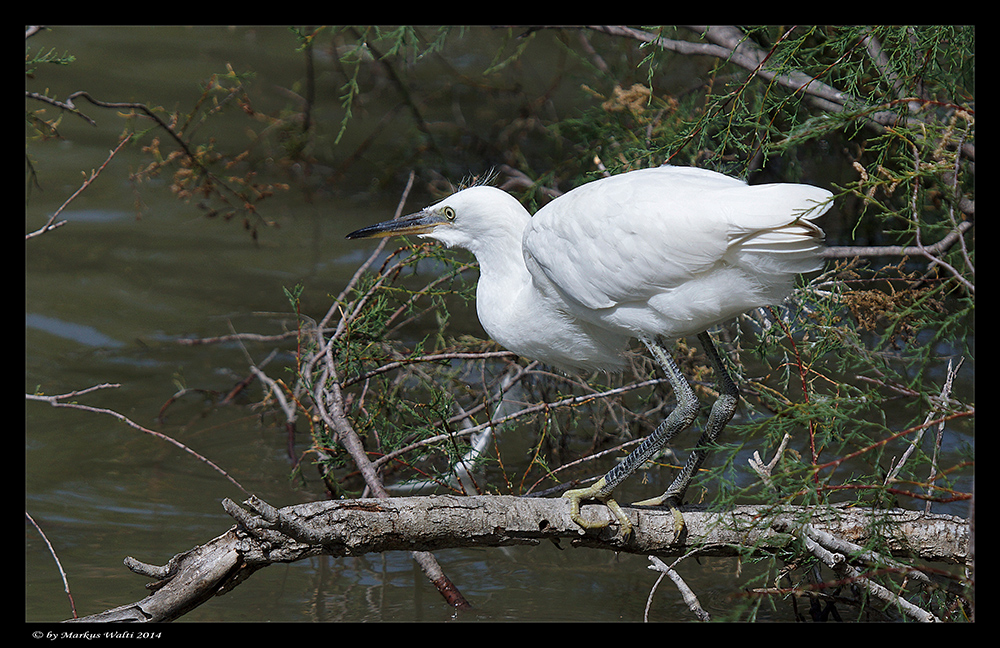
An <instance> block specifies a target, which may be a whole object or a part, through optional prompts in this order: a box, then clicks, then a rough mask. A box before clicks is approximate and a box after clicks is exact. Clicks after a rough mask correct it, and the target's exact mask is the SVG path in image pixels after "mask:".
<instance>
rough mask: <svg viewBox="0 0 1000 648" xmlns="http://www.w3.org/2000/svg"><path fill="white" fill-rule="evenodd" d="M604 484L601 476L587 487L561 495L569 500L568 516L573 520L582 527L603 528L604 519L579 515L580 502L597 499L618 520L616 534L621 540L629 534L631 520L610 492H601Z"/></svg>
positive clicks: (606, 524)
mask: <svg viewBox="0 0 1000 648" xmlns="http://www.w3.org/2000/svg"><path fill="white" fill-rule="evenodd" d="M604 484H605V482H604V478H603V477H601V478H600V479H599V480H597V482H596V483H594V485H593V486H589V487H588V488H577V489H575V490H570V491H566V492H565V493H563V497H565V498H566V499H568V500H569V516H570V517H571V518H572V519H573V521H574V522H576V523H577V524H579V525H580V526H581V527H583V528H584V529H603V528H604V527H606V526H608V522H607V521H606V520H596V521H593V522H592V521H589V520H585V519H583V517H582V516H581V515H580V504H581V503H582V502H583V501H584V500H597V501H598V502H601V503H602V504H604V505H605V506H607V507H608V509H610V510H611V514H612V515H614V516H615V519H617V520H618V536H619V537H620V538H621V539H622V540H626V539H628V537H629V535H631V534H632V521H631V520H629V519H628V516H627V515H625V511H623V510H622V507H621V506H619V505H618V502H616V501H615V500H614V498H612V497H611V494H610V493H608V494H606V495H605V494H602V493H601V489H603V488H604Z"/></svg>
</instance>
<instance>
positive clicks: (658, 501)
mask: <svg viewBox="0 0 1000 648" xmlns="http://www.w3.org/2000/svg"><path fill="white" fill-rule="evenodd" d="M570 492H572V491H570ZM663 505H666V506H667V507H669V508H670V512H671V513H672V514H673V516H674V538H677V537H679V536H680V535H681V533H682V532H683V531H684V516H683V515H682V514H681V510H680V509H679V508H678V506H680V502H678V501H677V499H676V498H674V497H668V496H666V495H665V494H664V495H660V496H659V497H651V498H649V499H645V500H642V501H641V502H633V503H632V506H663Z"/></svg>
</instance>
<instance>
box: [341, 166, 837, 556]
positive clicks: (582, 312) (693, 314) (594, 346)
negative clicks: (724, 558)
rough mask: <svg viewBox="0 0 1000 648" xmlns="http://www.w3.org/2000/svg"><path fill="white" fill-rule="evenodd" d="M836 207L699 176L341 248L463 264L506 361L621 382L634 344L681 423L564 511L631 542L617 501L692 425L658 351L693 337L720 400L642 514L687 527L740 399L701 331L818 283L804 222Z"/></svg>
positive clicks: (687, 397) (810, 231) (452, 216)
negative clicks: (428, 247) (652, 366)
mask: <svg viewBox="0 0 1000 648" xmlns="http://www.w3.org/2000/svg"><path fill="white" fill-rule="evenodd" d="M830 198H831V194H830V192H829V191H826V190H824V189H820V188H818V187H813V186H810V185H804V184H767V185H757V186H749V185H747V184H746V183H745V182H743V181H742V180H738V179H735V178H730V177H729V176H725V175H722V174H720V173H715V172H713V171H708V170H705V169H697V168H693V167H673V166H663V167H659V168H653V169H643V170H639V171H631V172H628V173H623V174H621V175H616V176H611V177H608V178H602V179H600V180H595V181H593V182H590V183H588V184H585V185H582V186H580V187H578V188H576V189H574V190H572V191H570V192H568V193H566V194H564V195H563V196H560V197H559V198H556V199H555V200H553V201H552V202H550V203H549V204H547V205H545V206H544V207H542V208H541V209H540V210H538V212H537V213H536V214H535V215H534V217H532V216H531V215H530V214H529V213H528V212H527V210H525V209H524V207H522V206H521V204H520V203H519V202H518V201H517V200H516V199H515V198H514V197H512V196H510V195H509V194H507V193H506V192H504V191H502V190H500V189H497V188H495V187H487V186H474V187H469V188H467V189H463V190H461V191H458V192H457V193H455V194H453V195H451V196H449V197H448V198H445V199H444V200H442V201H440V202H438V203H436V204H435V205H432V206H430V207H427V208H426V209H423V210H422V211H420V212H417V213H416V214H412V215H410V216H405V217H403V218H400V219H398V220H393V221H387V222H384V223H379V224H377V225H372V226H370V227H366V228H363V229H360V230H358V231H356V232H352V233H351V234H348V235H347V238H349V239H358V238H372V237H384V236H391V235H404V234H417V235H419V236H422V237H429V238H432V239H436V240H438V241H440V242H442V243H444V244H445V245H447V246H449V247H458V248H464V249H466V250H469V251H470V252H472V253H473V254H474V255H475V256H476V259H477V260H478V261H479V270H480V275H479V285H478V287H477V292H476V310H477V312H478V314H479V321H480V322H481V323H482V325H483V328H484V329H485V330H486V332H487V333H488V334H489V335H490V336H491V337H492V338H493V339H494V340H495V341H496V342H498V343H499V344H500V345H501V346H503V347H505V348H507V349H508V350H510V351H513V352H514V353H517V354H519V355H523V356H525V357H527V358H531V359H537V360H540V361H542V362H545V363H549V364H553V365H556V366H558V367H561V368H565V369H595V368H597V369H605V370H609V371H613V370H619V369H621V368H623V366H624V364H625V363H624V358H623V353H624V351H625V350H626V347H627V345H628V342H629V340H630V339H631V338H633V337H635V338H638V339H639V340H641V341H642V342H643V344H645V345H646V347H647V348H648V349H649V351H650V353H652V355H653V357H654V358H655V359H656V361H657V362H658V363H659V364H660V366H661V367H662V368H663V371H664V373H665V374H666V376H667V379H668V380H669V381H670V384H671V386H672V387H673V390H674V393H675V395H676V397H677V407H676V408H675V409H674V410H673V411H672V412H671V413H670V415H669V416H668V417H667V418H666V420H664V421H663V422H662V423H661V424H660V425H659V427H657V428H656V430H654V431H653V433H652V434H650V436H649V437H648V438H646V439H645V440H644V441H643V442H642V444H640V445H639V447H638V448H637V449H636V450H635V451H633V452H632V453H631V454H629V455H628V456H627V457H626V458H625V459H624V460H623V461H622V462H620V463H619V464H617V465H616V466H615V467H614V468H612V469H611V470H610V471H609V472H608V473H607V474H606V475H605V476H604V477H602V478H601V479H600V480H598V481H597V482H596V483H595V484H593V485H592V486H590V487H589V488H582V489H577V490H571V491H568V492H567V493H565V494H564V495H563V496H564V497H566V498H568V499H569V500H570V505H571V508H570V515H571V517H572V519H573V520H574V521H575V522H576V523H577V524H579V525H580V526H582V527H584V528H602V527H604V526H607V524H608V523H607V522H601V521H598V522H591V521H588V520H585V519H584V518H583V517H581V515H580V503H581V502H582V501H584V500H598V501H600V502H604V503H605V504H606V505H607V506H608V507H609V508H610V509H611V512H612V514H613V515H614V517H615V518H617V520H618V523H619V533H620V534H621V535H622V536H623V537H627V536H628V535H629V534H630V533H631V530H632V523H631V521H630V520H629V518H628V516H627V515H626V514H625V512H624V511H623V510H622V509H621V507H620V506H619V505H618V504H617V503H616V502H615V500H614V498H613V497H612V492H613V491H614V489H615V488H616V487H617V486H618V484H620V483H621V482H622V481H624V480H625V478H627V477H628V476H629V475H630V474H631V473H633V472H634V471H635V470H636V469H637V468H638V467H639V466H640V465H642V464H643V463H644V462H646V461H647V460H648V459H649V458H650V457H652V456H653V455H654V454H655V453H656V452H657V451H658V450H659V449H660V448H661V447H663V446H664V445H665V444H666V443H667V442H669V441H670V439H671V438H673V437H674V436H675V435H676V434H677V433H678V432H680V431H681V430H683V429H685V428H687V427H688V426H689V425H691V423H692V422H693V421H694V419H695V417H696V415H697V413H698V401H697V399H696V398H695V395H694V392H693V391H692V389H691V386H690V385H689V384H688V382H687V380H686V379H685V378H684V376H683V375H682V374H681V371H680V370H679V369H678V367H677V365H676V364H675V363H674V361H673V359H672V358H671V357H670V355H669V354H668V353H667V351H666V350H665V349H664V347H663V346H662V340H671V339H676V338H679V337H684V336H692V335H698V337H699V339H700V340H701V344H702V345H703V346H704V348H705V352H706V354H707V355H708V359H709V361H710V362H711V363H712V366H713V369H714V370H715V372H716V377H717V379H718V381H719V386H720V394H721V396H720V398H719V399H718V400H717V401H716V403H715V404H714V405H713V407H712V410H711V413H710V415H709V418H708V422H707V424H706V427H705V431H704V433H703V435H702V438H701V440H700V441H699V443H698V446H697V448H696V449H695V450H694V451H692V453H691V456H690V458H689V459H688V461H687V463H686V464H685V466H684V468H683V469H682V470H681V473H680V474H679V475H678V476H677V478H676V479H675V480H674V482H673V483H672V484H671V486H670V487H669V488H668V489H667V491H666V492H665V493H663V495H661V496H659V497H656V498H653V499H650V500H646V501H644V502H640V503H639V504H643V505H662V504H664V503H667V504H668V505H670V507H671V508H672V509H673V510H674V514H675V517H676V518H677V520H678V523H679V525H680V526H683V518H680V515H679V513H678V511H677V509H676V508H675V506H679V505H680V503H681V499H682V498H683V496H684V492H685V491H686V490H687V487H688V484H689V483H690V481H691V478H692V476H693V475H694V474H695V472H697V470H698V468H699V466H700V465H701V463H702V461H703V460H704V458H705V453H706V447H707V446H708V445H709V444H711V443H712V442H713V441H714V440H715V439H716V438H717V437H718V436H719V434H720V433H721V432H722V429H723V428H724V427H725V426H726V424H727V423H728V422H729V420H730V419H731V418H732V416H733V413H734V412H735V410H736V404H737V401H738V399H739V392H738V390H737V388H736V385H735V383H734V382H733V380H732V378H730V376H729V374H728V373H727V372H726V370H725V368H724V367H723V364H722V361H721V360H720V358H719V355H718V352H717V351H716V350H715V347H714V345H713V343H712V340H711V338H710V337H709V336H708V334H707V333H706V330H707V329H709V328H710V327H712V326H715V325H717V324H721V323H722V322H725V321H726V320H729V319H731V318H733V317H735V316H737V315H739V314H741V313H744V312H746V311H748V310H751V309H753V308H756V307H759V306H767V305H771V304H777V303H779V302H781V301H782V300H784V299H785V298H786V297H787V296H788V294H789V293H790V291H791V288H792V284H793V281H794V277H795V275H796V274H798V273H802V272H809V271H813V270H817V269H819V267H820V266H821V262H820V260H819V257H818V251H819V249H820V248H821V246H822V241H823V231H822V230H821V229H820V228H819V227H817V226H816V225H815V224H814V223H813V222H812V221H813V220H814V219H816V218H817V217H819V216H820V215H822V214H823V213H825V212H826V211H827V209H829V208H830V204H831V200H830Z"/></svg>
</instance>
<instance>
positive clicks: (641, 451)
mask: <svg viewBox="0 0 1000 648" xmlns="http://www.w3.org/2000/svg"><path fill="white" fill-rule="evenodd" d="M639 339H640V340H642V342H643V344H645V345H646V348H648V349H649V352H650V353H652V354H653V357H654V358H655V359H656V361H657V362H659V364H660V366H661V367H662V368H663V372H664V373H665V374H666V376H667V380H669V381H670V386H671V387H673V390H674V394H675V396H676V397H677V407H675V408H674V411H672V412H670V415H669V416H667V418H666V419H665V420H664V421H663V422H662V423H660V425H659V426H658V427H657V428H656V429H655V430H653V433H652V434H650V435H649V436H648V437H646V439H645V440H644V441H643V442H642V443H641V444H639V447H638V448H636V449H635V450H634V451H632V453H631V454H629V455H628V456H626V457H625V458H624V459H623V460H622V461H621V462H620V463H619V464H618V465H616V466H615V467H614V468H612V469H611V470H609V471H608V473H607V474H606V475H604V477H601V478H600V479H599V480H597V482H595V483H594V484H593V485H592V486H589V487H588V488H579V489H576V490H571V491H566V492H565V493H563V497H565V498H567V499H568V500H569V501H570V513H569V514H570V517H571V518H572V519H573V521H574V522H576V523H577V524H579V525H580V526H581V527H583V528H585V529H600V528H603V527H606V526H607V523H606V522H588V521H587V520H584V519H583V518H582V517H581V516H580V503H581V502H583V501H584V500H597V501H599V502H602V503H604V504H605V505H606V506H607V507H608V508H609V509H611V513H612V514H613V515H614V516H615V518H616V519H617V520H618V527H619V529H618V533H619V536H620V537H621V538H622V539H625V538H627V537H628V536H629V535H630V534H631V533H632V522H631V521H630V520H629V519H628V516H626V515H625V511H623V510H622V508H621V506H619V505H618V503H617V502H616V501H615V500H614V498H612V497H611V494H612V493H613V492H614V490H615V488H617V487H618V485H619V484H621V483H622V482H623V481H625V479H626V478H628V476H629V475H631V474H632V473H634V472H635V471H636V469H637V468H638V467H639V466H641V465H642V464H644V463H646V462H647V461H648V460H649V458H650V457H652V456H653V455H654V454H656V452H657V451H659V450H660V448H662V447H663V446H664V445H666V444H667V442H669V441H670V439H672V438H674V436H676V435H677V433H678V432H680V431H681V430H684V429H685V428H687V427H688V426H690V425H691V423H693V422H694V419H695V417H696V416H697V415H698V399H697V398H695V395H694V391H693V390H692V389H691V385H690V384H688V381H687V380H686V379H685V378H684V375H683V374H682V373H681V370H680V369H679V368H678V367H677V364H676V363H675V362H674V361H673V359H672V358H671V357H670V356H669V355H668V354H667V352H666V351H665V350H664V349H663V347H661V346H660V345H658V344H656V343H654V342H653V341H652V340H650V339H649V338H645V337H642V338H639ZM730 416H731V415H730ZM678 513H679V512H678ZM676 517H677V516H676V515H675V519H676ZM681 524H682V528H683V518H681Z"/></svg>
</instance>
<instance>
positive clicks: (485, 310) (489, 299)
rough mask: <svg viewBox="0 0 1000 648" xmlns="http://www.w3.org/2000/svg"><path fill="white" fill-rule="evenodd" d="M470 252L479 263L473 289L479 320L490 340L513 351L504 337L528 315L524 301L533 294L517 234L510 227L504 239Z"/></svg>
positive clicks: (528, 306) (500, 238)
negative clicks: (473, 253) (477, 281)
mask: <svg viewBox="0 0 1000 648" xmlns="http://www.w3.org/2000/svg"><path fill="white" fill-rule="evenodd" d="M525 224H527V222H525ZM521 231H523V228H521ZM474 252H475V255H476V259H477V260H478V261H479V285H478V287H477V289H476V311H477V313H478V315H479V321H480V323H481V324H482V325H483V328H484V329H485V330H486V332H487V333H488V334H489V335H490V337H492V338H493V339H494V340H496V341H497V342H499V343H500V344H501V345H503V346H505V347H506V348H508V349H511V348H512V346H513V347H514V348H516V345H512V344H511V340H509V339H508V338H509V336H510V334H511V332H512V331H515V330H517V329H518V328H520V327H519V326H515V325H514V324H515V323H516V321H517V320H518V319H521V318H523V317H524V315H525V313H528V312H531V309H530V305H529V304H528V303H526V300H530V299H531V298H532V296H533V295H534V292H533V291H532V290H531V275H530V274H529V273H528V268H527V267H526V266H525V264H524V255H523V253H522V251H521V236H520V231H518V232H515V231H513V228H512V231H511V232H508V233H507V236H503V237H497V238H494V239H493V240H492V241H491V242H490V244H489V245H488V246H484V247H483V248H481V249H479V250H475V251H474ZM512 350H513V349H512Z"/></svg>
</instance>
